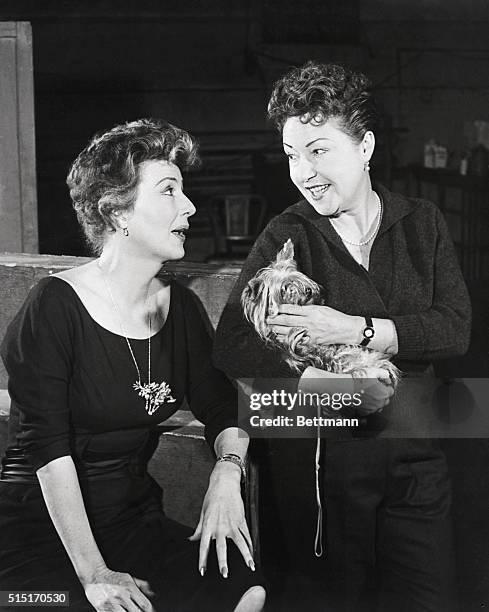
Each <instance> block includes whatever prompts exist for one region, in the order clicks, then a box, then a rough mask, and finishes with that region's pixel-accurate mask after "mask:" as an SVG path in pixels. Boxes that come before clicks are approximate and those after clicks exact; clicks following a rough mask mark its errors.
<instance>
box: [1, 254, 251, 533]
mask: <svg viewBox="0 0 489 612" xmlns="http://www.w3.org/2000/svg"><path fill="white" fill-rule="evenodd" d="M86 261H88V259H86V258H81V257H60V256H48V255H26V254H3V255H0V304H1V307H0V338H2V337H3V335H4V332H5V328H6V326H7V325H8V323H9V321H10V320H11V319H12V317H13V316H14V314H15V313H16V312H17V310H18V309H19V307H20V305H21V304H22V302H23V301H24V299H25V297H26V295H27V293H28V291H29V289H30V288H31V287H32V286H33V285H34V284H35V283H36V282H37V281H38V280H40V279H41V278H43V277H45V276H47V275H49V274H53V273H54V272H58V271H60V270H64V269H66V268H70V267H73V266H77V265H80V264H82V263H85V262H86ZM166 269H167V270H169V271H170V272H172V273H174V274H175V276H176V278H177V279H178V280H179V281H180V282H181V283H182V284H184V285H186V286H187V287H189V288H190V289H191V290H192V291H193V292H194V293H195V295H196V296H197V298H198V299H199V301H200V302H201V304H202V306H203V309H204V310H205V312H206V314H207V317H208V321H209V325H210V326H212V327H215V326H216V324H217V322H218V320H219V316H220V314H221V311H222V309H223V307H224V304H225V303H226V299H227V297H228V295H229V292H230V290H231V288H232V286H233V284H234V282H235V280H236V278H237V275H238V273H239V267H238V266H232V265H231V266H223V265H219V264H206V265H202V264H191V263H184V262H178V263H172V264H171V265H168V266H167V267H166ZM6 388H7V375H6V372H5V369H4V367H3V364H0V456H1V455H2V454H3V450H4V448H5V443H6V438H7V422H8V415H9V410H10V402H9V398H8V394H7V391H6ZM161 430H162V435H161V436H160V443H159V446H158V448H157V449H156V451H155V453H154V455H153V457H152V459H151V461H150V465H149V470H150V473H151V474H152V475H153V477H154V478H155V479H156V480H157V482H158V483H159V484H160V486H161V487H162V488H163V490H164V507H165V511H166V513H167V514H168V516H170V517H172V518H175V519H177V520H179V521H180V522H181V523H184V524H186V525H189V526H195V525H196V524H197V522H198V519H199V514H200V508H201V505H202V500H203V497H204V494H205V491H206V488H207V483H208V478H209V474H210V472H211V470H212V467H213V465H214V457H213V455H212V452H211V450H210V449H209V447H208V445H207V443H206V441H205V439H204V434H203V426H202V424H201V423H200V422H199V421H196V420H195V419H194V417H193V416H192V414H191V413H190V412H188V411H186V410H180V411H178V412H177V413H176V414H175V415H174V416H173V418H172V419H170V420H169V421H166V422H165V423H164V425H162V426H161ZM252 474H254V471H253V470H252ZM182 483H183V485H182ZM247 499H248V504H249V503H250V497H249V494H248V490H247ZM253 523H255V521H254V520H253ZM254 532H255V533H256V530H254Z"/></svg>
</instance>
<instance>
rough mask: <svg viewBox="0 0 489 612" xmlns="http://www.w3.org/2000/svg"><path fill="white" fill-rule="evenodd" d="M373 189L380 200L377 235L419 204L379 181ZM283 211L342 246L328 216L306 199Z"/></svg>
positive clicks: (418, 201) (408, 213)
mask: <svg viewBox="0 0 489 612" xmlns="http://www.w3.org/2000/svg"><path fill="white" fill-rule="evenodd" d="M373 188H374V190H375V191H376V192H377V193H378V194H379V196H380V198H381V200H382V206H383V212H382V223H381V224H380V228H379V232H378V235H379V236H380V235H381V234H384V233H385V232H386V231H387V230H388V229H389V228H390V227H392V226H393V225H394V224H395V223H397V222H398V221H400V220H401V219H403V218H404V217H406V216H408V215H410V214H411V213H412V212H413V211H414V210H415V209H416V208H417V207H418V206H419V204H420V200H416V199H413V198H407V197H405V196H403V195H401V194H399V193H392V192H391V191H389V190H388V189H386V188H385V187H384V186H383V185H381V184H380V183H376V184H374V185H373ZM284 213H292V214H295V215H298V216H300V217H303V218H304V219H307V220H308V221H309V222H310V223H313V224H314V226H315V227H317V229H318V230H319V231H320V232H321V233H322V234H323V236H324V237H325V238H326V239H327V240H329V241H330V242H333V243H334V244H336V245H337V246H339V247H344V245H343V242H342V241H341V238H340V237H339V236H338V234H337V233H336V232H335V230H334V228H333V226H332V225H331V222H330V220H329V217H327V216H325V215H320V214H319V213H318V212H317V211H316V210H315V209H314V208H313V207H312V206H311V205H310V204H309V202H307V201H306V200H300V201H299V202H297V204H293V205H292V206H289V207H288V208H287V209H286V210H285V211H284Z"/></svg>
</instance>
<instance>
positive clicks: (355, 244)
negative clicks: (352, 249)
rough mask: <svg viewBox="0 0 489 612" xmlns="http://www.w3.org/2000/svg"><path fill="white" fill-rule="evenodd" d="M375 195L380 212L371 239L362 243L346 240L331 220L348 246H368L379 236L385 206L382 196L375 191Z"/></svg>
mask: <svg viewBox="0 0 489 612" xmlns="http://www.w3.org/2000/svg"><path fill="white" fill-rule="evenodd" d="M374 194H375V195H376V196H377V206H378V208H379V209H378V211H377V217H376V218H377V223H376V224H375V228H374V231H373V232H372V234H371V235H370V237H369V238H367V239H366V240H362V241H361V242H353V241H352V240H347V239H346V238H343V236H342V235H341V234H340V232H339V231H338V230H337V229H336V227H335V226H334V223H333V221H332V220H331V224H332V225H333V227H334V230H335V232H336V233H337V234H338V236H339V237H340V238H341V240H342V241H343V242H346V243H347V244H351V245H352V246H357V247H360V246H365V245H367V244H368V243H369V242H372V240H373V239H374V238H375V236H376V235H377V232H378V231H379V228H380V224H381V223H382V212H383V206H382V200H381V199H380V196H379V195H378V194H377V193H376V192H375V191H374Z"/></svg>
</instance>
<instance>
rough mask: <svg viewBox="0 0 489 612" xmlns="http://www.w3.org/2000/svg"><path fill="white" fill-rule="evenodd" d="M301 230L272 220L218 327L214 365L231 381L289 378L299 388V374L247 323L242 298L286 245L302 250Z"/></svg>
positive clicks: (260, 239) (237, 284)
mask: <svg viewBox="0 0 489 612" xmlns="http://www.w3.org/2000/svg"><path fill="white" fill-rule="evenodd" d="M299 231H300V229H299V227H295V226H290V227H288V226H287V225H285V224H284V225H282V224H280V223H279V222H277V220H276V219H274V220H272V221H271V222H270V223H269V224H268V226H267V227H266V228H265V229H264V230H263V232H262V234H261V235H260V236H259V238H258V239H257V241H256V242H255V245H254V246H253V248H252V250H251V252H250V254H249V256H248V258H247V259H246V261H245V263H244V265H243V268H242V270H241V274H240V276H239V278H238V280H237V281H236V284H235V286H234V288H233V290H232V292H231V295H230V296H229V300H228V302H227V304H226V306H225V308H224V311H223V313H222V315H221V319H220V321H219V325H218V326H217V331H216V338H215V342H214V354H213V356H214V363H215V364H216V366H217V367H218V368H219V369H221V370H222V371H223V372H226V374H227V375H228V376H229V377H230V378H234V379H237V378H258V377H260V378H270V379H274V378H283V379H285V378H287V379H289V381H290V383H291V385H292V386H294V387H296V386H297V382H298V377H297V374H296V373H294V372H293V371H292V369H291V368H290V367H289V366H288V365H287V364H286V363H285V361H284V360H283V358H282V356H281V354H280V352H279V351H278V350H277V349H275V348H271V347H268V346H266V345H265V344H264V342H263V340H262V339H261V338H260V337H259V336H258V334H257V333H256V331H255V330H254V328H253V327H252V325H251V324H250V323H248V321H246V319H245V317H244V314H243V308H242V306H241V294H242V292H243V289H244V288H245V287H246V285H247V283H248V281H249V280H250V279H251V278H253V276H254V275H255V274H256V272H257V271H258V270H260V269H261V268H263V267H265V266H268V265H269V264H270V263H271V262H272V261H274V260H275V258H276V257H277V253H278V252H279V251H280V249H281V248H282V247H283V245H284V243H285V242H286V241H287V240H288V239H289V238H291V239H292V240H293V241H294V245H295V246H296V248H297V247H299V246H300V239H298V236H297V233H298V232H299Z"/></svg>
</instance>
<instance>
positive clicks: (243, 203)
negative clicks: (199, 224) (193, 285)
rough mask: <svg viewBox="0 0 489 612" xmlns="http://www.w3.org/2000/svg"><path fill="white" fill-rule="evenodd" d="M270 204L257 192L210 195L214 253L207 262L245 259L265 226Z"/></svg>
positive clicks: (209, 210) (209, 205)
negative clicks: (211, 196)
mask: <svg viewBox="0 0 489 612" xmlns="http://www.w3.org/2000/svg"><path fill="white" fill-rule="evenodd" d="M266 211H267V203H266V200H265V198H264V197H263V196H261V195H256V194H230V195H219V196H214V197H213V198H211V200H210V201H209V204H208V213H209V218H210V222H211V227H212V233H213V237H214V253H213V254H212V255H210V256H209V257H208V258H207V259H206V261H212V260H223V259H226V260H230V261H232V260H238V261H240V260H243V259H244V258H246V256H247V255H248V253H249V251H250V248H251V246H252V245H253V243H254V242H255V240H256V238H257V236H258V234H259V233H260V232H261V230H262V229H263V227H264V222H265V216H266Z"/></svg>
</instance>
